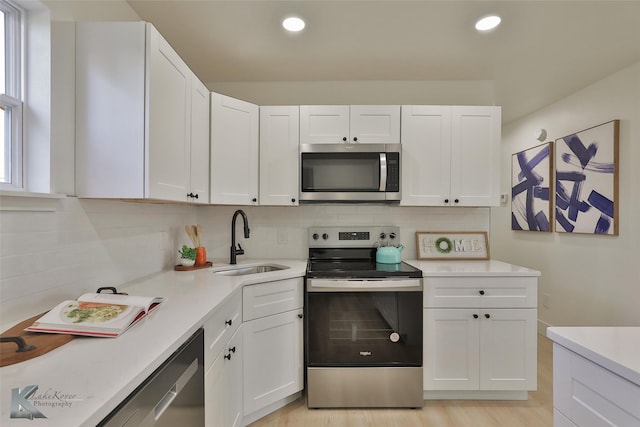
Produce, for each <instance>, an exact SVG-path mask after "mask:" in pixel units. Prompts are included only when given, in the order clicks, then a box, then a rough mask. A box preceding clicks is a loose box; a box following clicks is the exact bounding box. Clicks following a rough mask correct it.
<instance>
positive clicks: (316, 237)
mask: <svg viewBox="0 0 640 427" xmlns="http://www.w3.org/2000/svg"><path fill="white" fill-rule="evenodd" d="M311 237H313V240H318V239H319V238H320V236H319V235H318V233H313V236H311Z"/></svg>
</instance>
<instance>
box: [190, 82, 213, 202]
mask: <svg viewBox="0 0 640 427" xmlns="http://www.w3.org/2000/svg"><path fill="white" fill-rule="evenodd" d="M209 94H210V92H209V89H207V87H206V86H205V85H204V84H202V82H201V81H200V80H198V78H197V77H196V76H195V75H194V76H193V80H192V84H191V179H190V190H189V194H188V197H189V201H191V202H193V203H200V204H207V203H209V116H210V115H209V107H210V100H209Z"/></svg>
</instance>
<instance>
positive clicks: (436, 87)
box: [206, 80, 495, 105]
mask: <svg viewBox="0 0 640 427" xmlns="http://www.w3.org/2000/svg"><path fill="white" fill-rule="evenodd" d="M206 84H207V87H208V88H209V89H210V90H212V91H214V92H219V93H221V94H223V95H228V96H232V97H234V98H240V99H243V100H245V101H247V102H252V103H254V104H258V105H314V104H319V105H331V104H354V105H357V104H364V105H367V104H418V105H494V103H495V93H494V87H493V82H491V81H489V80H455V81H454V80H442V81H398V80H391V81H375V80H374V81H315V82H207V83H206Z"/></svg>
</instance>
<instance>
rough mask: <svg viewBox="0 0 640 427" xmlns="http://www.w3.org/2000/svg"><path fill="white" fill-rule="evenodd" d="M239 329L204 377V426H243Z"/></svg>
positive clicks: (240, 332)
mask: <svg viewBox="0 0 640 427" xmlns="http://www.w3.org/2000/svg"><path fill="white" fill-rule="evenodd" d="M242 333H243V332H242V327H240V328H238V330H237V331H236V333H235V334H234V335H233V337H231V339H230V340H229V342H228V343H227V344H226V345H225V346H224V348H223V350H222V351H221V352H220V354H218V357H216V359H215V360H214V362H213V364H212V365H211V366H210V367H209V369H207V371H206V373H205V376H204V396H205V425H206V426H207V427H238V426H241V425H242V353H243V348H242V346H243V343H242Z"/></svg>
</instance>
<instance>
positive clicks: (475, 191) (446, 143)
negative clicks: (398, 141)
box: [400, 105, 501, 206]
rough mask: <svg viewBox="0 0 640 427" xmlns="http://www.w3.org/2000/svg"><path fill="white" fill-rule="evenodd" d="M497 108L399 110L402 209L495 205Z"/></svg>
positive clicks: (409, 107)
mask: <svg viewBox="0 0 640 427" xmlns="http://www.w3.org/2000/svg"><path fill="white" fill-rule="evenodd" d="M500 126H501V108H500V107H492V106H489V107H484V106H480V107H467V106H437V105H434V106H427V105H403V106H402V201H401V202H400V203H401V205H406V206H497V205H498V204H499V202H500V189H499V185H500V164H499V161H500V137H501V128H500Z"/></svg>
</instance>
